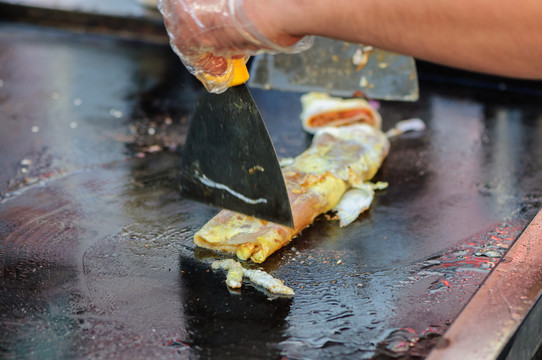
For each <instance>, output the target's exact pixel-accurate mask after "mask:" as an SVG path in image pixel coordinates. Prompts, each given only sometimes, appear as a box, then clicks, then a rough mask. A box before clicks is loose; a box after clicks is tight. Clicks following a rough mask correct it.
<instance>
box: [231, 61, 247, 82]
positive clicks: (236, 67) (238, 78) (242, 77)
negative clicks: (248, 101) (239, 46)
mask: <svg viewBox="0 0 542 360" xmlns="http://www.w3.org/2000/svg"><path fill="white" fill-rule="evenodd" d="M231 62H232V64H233V81H232V83H231V86H237V85H241V84H244V83H246V82H247V80H248V78H249V76H250V75H249V74H248V69H247V66H246V64H245V59H244V58H241V59H231Z"/></svg>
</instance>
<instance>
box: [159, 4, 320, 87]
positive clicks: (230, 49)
mask: <svg viewBox="0 0 542 360" xmlns="http://www.w3.org/2000/svg"><path fill="white" fill-rule="evenodd" d="M251 1H253V0H251ZM243 6H244V4H243V0H160V1H159V6H158V8H159V10H160V12H161V13H162V15H163V17H164V22H165V25H166V29H167V32H168V35H169V38H170V43H171V47H172V48H173V50H174V51H175V53H177V55H179V57H180V58H181V61H182V62H183V64H184V65H185V66H186V68H187V69H188V70H189V71H190V72H191V73H192V74H194V75H195V76H196V77H197V78H198V79H199V80H200V81H201V82H202V83H203V85H204V86H205V88H206V89H207V90H208V91H209V92H213V93H221V92H224V91H226V90H227V89H228V88H229V87H230V85H231V84H232V81H233V78H234V71H235V70H234V66H233V63H232V59H240V58H243V57H244V58H245V60H248V57H249V56H250V55H254V54H257V53H261V52H269V53H277V52H288V53H293V52H299V51H302V50H305V49H307V48H309V47H310V46H311V45H312V38H311V37H305V38H303V39H301V40H300V41H298V42H297V43H295V44H294V45H292V46H287V47H284V46H281V45H279V44H277V43H274V42H273V41H271V40H269V39H267V38H266V37H265V36H264V35H263V34H262V33H261V32H260V31H259V30H258V29H257V27H256V26H255V25H254V24H253V22H252V21H251V20H250V19H249V18H248V17H247V15H246V13H245V11H244V8H243Z"/></svg>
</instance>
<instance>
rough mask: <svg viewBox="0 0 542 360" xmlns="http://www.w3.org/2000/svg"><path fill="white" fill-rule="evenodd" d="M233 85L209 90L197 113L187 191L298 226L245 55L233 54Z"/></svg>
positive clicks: (187, 154)
mask: <svg viewBox="0 0 542 360" xmlns="http://www.w3.org/2000/svg"><path fill="white" fill-rule="evenodd" d="M233 61H234V62H235V63H234V65H235V66H236V69H235V74H239V73H241V72H243V74H245V76H244V77H240V78H238V79H236V80H234V84H237V86H233V87H231V88H230V89H228V90H227V91H226V92H224V93H222V94H218V95H217V94H212V93H208V92H207V91H205V90H204V91H203V94H202V95H201V98H200V100H199V103H198V105H197V107H196V109H195V111H194V114H193V116H192V119H191V123H190V127H189V129H188V135H187V138H186V143H185V147H184V151H183V157H182V165H181V193H182V195H183V196H185V197H188V198H191V199H193V200H197V201H200V202H203V203H206V204H209V205H212V206H215V207H220V208H225V209H229V210H233V211H237V212H240V213H243V214H246V215H251V216H255V217H258V218H260V219H263V220H269V221H272V222H275V223H278V224H282V225H286V226H289V227H293V226H294V225H293V218H292V210H291V208H290V202H289V200H288V193H287V191H286V185H285V183H284V177H283V176H282V172H281V170H280V166H279V162H278V158H277V154H276V152H275V148H274V146H273V143H272V142H271V138H270V137H269V133H268V132H267V128H266V126H265V123H264V122H263V119H262V117H261V115H260V112H259V111H258V108H257V107H256V104H255V103H254V99H253V98H252V96H251V95H250V93H249V91H248V89H247V88H246V86H245V85H244V82H246V80H247V79H248V71H247V70H246V66H245V63H244V60H243V59H241V60H233Z"/></svg>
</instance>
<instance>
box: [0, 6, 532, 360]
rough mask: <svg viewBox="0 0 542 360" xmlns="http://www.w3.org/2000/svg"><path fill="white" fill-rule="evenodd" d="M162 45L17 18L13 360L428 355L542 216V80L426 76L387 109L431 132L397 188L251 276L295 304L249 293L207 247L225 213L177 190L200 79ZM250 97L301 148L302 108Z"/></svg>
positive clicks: (6, 205)
mask: <svg viewBox="0 0 542 360" xmlns="http://www.w3.org/2000/svg"><path fill="white" fill-rule="evenodd" d="M9 6H12V5H9ZM11 9H12V10H13V8H11ZM144 40H145V39H144V38H143V39H141V41H140V40H134V39H133V38H131V39H126V38H122V37H116V36H114V34H107V35H103V34H101V35H98V34H89V33H81V32H74V31H73V29H70V30H64V29H59V28H53V27H44V26H39V25H36V24H28V23H24V22H22V21H21V19H19V18H18V21H17V22H13V21H10V19H5V18H4V19H3V21H2V22H1V23H0V80H1V82H0V84H1V86H0V122H1V124H2V130H1V131H0V144H1V145H0V146H1V151H0V167H1V168H2V169H3V171H2V173H1V174H0V196H1V199H2V201H1V202H0V334H2V336H0V357H5V358H33V357H39V358H45V359H48V358H50V359H57V358H90V357H99V358H202V359H281V358H285V359H352V358H376V359H389V358H405V359H411V358H425V357H426V356H427V355H428V354H429V353H430V351H431V350H432V349H433V348H434V347H435V346H436V345H437V344H438V343H439V340H441V339H442V337H443V335H444V334H445V332H446V330H447V329H448V328H449V327H450V324H451V323H452V322H453V321H454V320H455V319H456V318H457V317H458V315H459V314H460V312H461V310H462V309H463V307H464V306H465V305H466V304H467V303H468V302H469V300H470V299H471V297H472V296H473V295H474V294H475V293H476V292H477V289H479V287H480V285H481V284H482V283H483V282H484V280H485V279H486V278H487V277H488V276H489V275H490V274H491V271H492V269H493V268H494V267H495V266H496V265H497V264H498V263H499V261H500V259H501V258H502V257H503V256H504V255H505V254H506V252H507V250H508V249H509V248H510V247H511V246H512V244H514V242H515V241H516V239H518V237H519V236H520V234H521V233H522V231H523V230H524V228H525V227H526V226H527V225H528V224H529V222H530V221H531V220H532V219H533V217H534V216H535V214H536V213H537V212H538V210H539V209H540V204H541V197H542V163H541V160H540V156H539V154H540V153H542V141H541V140H542V123H541V121H540V119H541V116H542V102H541V100H542V98H541V97H540V96H539V94H538V92H537V91H538V90H537V88H539V85H538V84H537V83H529V82H516V81H510V80H507V79H500V78H492V77H484V76H478V75H475V74H469V73H465V72H456V71H453V70H450V69H445V68H439V67H435V66H433V65H430V64H423V63H420V100H419V101H417V102H415V103H395V102H383V103H381V108H380V111H381V114H382V117H383V119H384V124H383V128H384V130H387V129H389V128H391V127H392V126H393V125H394V123H396V122H397V121H399V120H402V119H405V118H410V117H419V118H421V119H423V120H424V121H425V122H426V124H427V130H426V131H425V132H423V133H411V134H405V135H403V136H401V137H398V138H395V139H393V140H392V145H391V151H390V154H389V156H388V158H387V159H386V161H385V162H384V164H383V166H382V168H381V170H380V171H379V173H378V174H377V176H376V178H375V180H376V181H387V182H388V183H389V187H388V189H386V190H383V191H379V192H378V193H377V195H376V197H375V201H374V202H373V204H372V206H371V209H370V210H369V211H368V212H366V213H364V214H362V215H361V216H360V217H359V219H357V220H356V221H355V222H354V223H353V224H352V225H350V226H348V227H345V228H340V227H339V226H338V223H337V222H336V221H328V220H326V218H325V217H320V218H318V219H317V221H316V222H315V223H314V225H313V226H311V227H310V228H308V229H306V230H304V231H303V233H302V235H301V236H300V237H298V238H296V239H295V240H294V241H293V242H292V243H291V244H290V245H288V246H286V247H284V248H283V249H281V250H280V251H278V252H277V253H275V254H273V255H272V256H271V257H270V258H269V259H268V260H267V261H266V262H265V263H264V264H262V265H261V266H260V265H255V264H250V263H247V264H246V265H247V266H250V267H254V268H262V269H264V270H266V271H268V272H270V273H271V274H273V275H274V276H276V277H278V278H280V279H282V280H284V281H285V282H286V284H287V285H289V286H291V287H292V288H293V289H294V290H295V292H296V296H295V297H294V298H291V299H287V298H277V297H273V296H271V295H270V294H267V293H265V292H262V291H261V289H256V288H254V287H252V286H251V285H249V284H245V285H244V286H243V288H242V290H241V291H240V292H231V291H229V290H228V289H227V287H226V286H225V284H224V279H225V276H224V274H223V273H221V272H214V271H213V270H211V267H210V264H211V262H212V261H213V260H215V259H220V258H225V257H226V256H224V255H220V254H217V253H214V252H210V251H206V250H203V249H199V248H196V247H195V246H194V245H193V243H192V236H193V234H194V232H195V231H197V230H198V229H199V228H200V227H201V226H202V225H203V224H204V223H205V222H206V221H207V220H208V219H210V218H211V217H212V216H213V215H214V214H215V213H216V210H215V209H212V208H209V207H206V206H204V205H201V204H198V203H194V202H191V201H189V200H185V199H182V198H181V197H180V195H179V190H178V182H179V174H178V169H179V164H180V159H181V158H182V143H183V140H184V136H185V134H186V129H187V120H186V119H187V118H188V116H189V115H190V112H191V111H192V109H193V106H194V104H195V101H196V98H197V94H198V93H199V91H200V89H201V88H200V84H199V83H198V82H197V81H196V80H194V79H193V78H192V77H191V75H189V74H188V73H187V72H185V71H184V70H183V68H182V66H181V64H180V62H179V61H178V59H177V58H176V57H175V55H174V54H173V53H172V52H171V51H170V49H169V47H168V45H167V41H165V40H164V42H163V43H159V42H158V43H157V42H156V41H154V40H153V41H152V42H147V41H144ZM469 81H470V82H469ZM503 84H504V85H503ZM252 92H253V96H254V98H255V101H256V102H257V104H258V107H259V108H260V110H261V112H262V116H263V118H264V119H265V120H266V121H267V125H268V128H269V131H270V134H271V136H272V139H273V141H274V143H275V146H276V149H277V152H278V154H279V156H281V157H288V156H294V155H297V154H298V153H300V152H301V151H303V150H304V149H305V148H306V147H307V146H308V145H309V143H310V136H309V135H307V134H305V133H303V131H302V129H301V124H300V121H299V120H298V116H299V113H300V110H301V108H300V103H299V97H300V94H295V93H286V92H276V91H261V90H255V89H254V90H252ZM535 300H536V297H535V298H533V299H532V301H533V304H534V301H535ZM532 313H534V314H536V313H537V312H536V311H534V310H533V311H532ZM538 313H539V311H538ZM518 337H521V336H520V335H517V336H516V337H515V338H514V340H516V339H517V338H518ZM529 344H531V346H534V345H535V341H534V340H533V341H530V342H529ZM510 347H512V345H510V346H509V348H510ZM503 356H504V355H503Z"/></svg>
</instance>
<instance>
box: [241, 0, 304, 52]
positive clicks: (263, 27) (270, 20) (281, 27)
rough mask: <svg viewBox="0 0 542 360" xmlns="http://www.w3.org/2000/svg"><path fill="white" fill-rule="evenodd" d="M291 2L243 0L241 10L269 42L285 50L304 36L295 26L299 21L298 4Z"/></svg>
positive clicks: (284, 0)
mask: <svg viewBox="0 0 542 360" xmlns="http://www.w3.org/2000/svg"><path fill="white" fill-rule="evenodd" d="M301 2H304V1H292V0H268V1H258V0H243V10H244V12H245V15H246V16H247V18H248V19H249V20H250V21H251V22H252V24H253V25H254V27H255V28H256V30H257V31H258V32H259V33H260V34H261V35H262V36H263V37H264V38H265V39H267V40H268V41H269V42H271V43H273V44H275V45H278V46H279V47H282V48H287V47H289V46H292V45H294V44H295V43H297V42H298V41H299V40H301V39H302V38H303V37H304V36H305V35H308V34H304V33H302V32H300V31H299V29H298V27H296V26H295V24H296V21H295V20H296V18H297V19H298V22H299V20H301V19H302V18H303V16H297V14H299V11H298V10H299V3H301Z"/></svg>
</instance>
